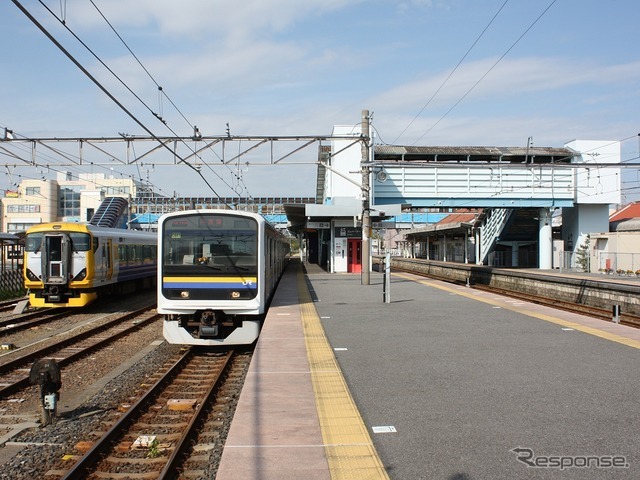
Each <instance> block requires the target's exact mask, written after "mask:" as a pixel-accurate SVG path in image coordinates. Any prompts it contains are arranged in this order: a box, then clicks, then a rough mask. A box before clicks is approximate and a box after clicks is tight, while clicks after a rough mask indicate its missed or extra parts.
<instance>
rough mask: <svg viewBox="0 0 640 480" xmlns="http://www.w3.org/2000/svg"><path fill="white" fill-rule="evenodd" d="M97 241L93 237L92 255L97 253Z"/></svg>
mask: <svg viewBox="0 0 640 480" xmlns="http://www.w3.org/2000/svg"><path fill="white" fill-rule="evenodd" d="M98 243H99V242H98V239H97V238H96V237H93V253H96V252H97V251H98Z"/></svg>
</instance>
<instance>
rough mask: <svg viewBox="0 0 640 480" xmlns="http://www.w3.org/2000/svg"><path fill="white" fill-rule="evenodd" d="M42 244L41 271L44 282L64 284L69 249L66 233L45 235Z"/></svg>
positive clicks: (67, 268)
mask: <svg viewBox="0 0 640 480" xmlns="http://www.w3.org/2000/svg"><path fill="white" fill-rule="evenodd" d="M43 241H44V245H43V246H42V272H43V274H44V278H43V281H44V283H46V284H52V283H53V284H61V285H63V284H66V283H67V277H68V271H69V261H70V256H69V253H70V249H69V238H68V237H67V236H66V235H45V237H44V239H43Z"/></svg>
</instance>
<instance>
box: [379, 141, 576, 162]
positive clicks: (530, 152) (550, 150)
mask: <svg viewBox="0 0 640 480" xmlns="http://www.w3.org/2000/svg"><path fill="white" fill-rule="evenodd" d="M374 152H375V156H379V157H389V156H397V157H403V160H405V161H411V160H412V159H415V158H413V157H435V156H441V157H444V158H446V157H447V156H455V157H470V160H474V158H473V157H476V160H484V159H486V158H494V159H499V158H504V157H507V159H508V157H527V156H528V157H529V158H532V157H549V158H551V157H553V158H554V160H556V161H566V162H569V161H570V160H571V158H572V157H574V156H575V155H577V153H576V152H575V151H573V150H571V149H569V148H557V147H491V146H488V147H480V146H467V147H450V146H429V147H424V146H422V147H418V146H398V145H376V146H375V149H374ZM505 160H506V159H505Z"/></svg>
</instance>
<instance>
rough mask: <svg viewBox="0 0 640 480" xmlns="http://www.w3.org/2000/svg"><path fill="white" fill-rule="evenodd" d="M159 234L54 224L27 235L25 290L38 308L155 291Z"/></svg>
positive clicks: (68, 223) (43, 225)
mask: <svg viewBox="0 0 640 480" xmlns="http://www.w3.org/2000/svg"><path fill="white" fill-rule="evenodd" d="M157 241H158V239H157V235H156V234H155V233H151V232H140V231H135V230H123V229H117V228H104V227H97V226H94V225H90V224H84V223H73V222H54V223H43V224H40V225H35V226H33V227H30V228H29V229H28V230H27V232H26V236H25V249H24V250H25V251H24V285H25V288H26V289H27V290H28V291H29V302H30V304H31V306H34V307H84V306H85V305H88V304H89V303H91V302H93V301H94V300H95V299H96V298H98V296H99V295H102V294H122V293H128V292H131V291H133V290H135V289H139V288H151V287H153V286H155V280H156V274H157V266H156V262H157Z"/></svg>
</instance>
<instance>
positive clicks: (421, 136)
mask: <svg viewBox="0 0 640 480" xmlns="http://www.w3.org/2000/svg"><path fill="white" fill-rule="evenodd" d="M556 1H557V0H552V2H551V3H550V4H549V5H548V6H547V8H545V9H544V10H543V11H542V13H541V14H540V15H538V17H537V18H536V19H535V20H534V21H533V22H532V23H531V24H530V25H529V26H528V27H527V29H526V30H525V31H524V32H522V34H521V35H520V36H519V37H518V38H517V39H516V40H515V41H514V42H513V43H512V44H511V46H510V47H509V48H508V49H507V50H506V51H505V52H504V53H503V54H502V55H501V56H500V58H498V59H497V60H496V61H495V62H494V64H493V65H491V67H490V68H489V69H488V70H487V71H486V72H485V73H484V74H483V75H482V76H481V77H480V78H479V79H478V80H477V81H476V82H475V83H474V84H473V85H472V86H471V88H469V89H468V90H467V91H466V92H465V93H464V94H463V95H462V97H460V99H458V100H457V101H456V102H455V103H454V104H453V105H452V106H451V108H449V110H447V111H446V112H445V113H444V115H442V116H441V117H440V118H439V119H438V120H437V121H436V122H435V123H434V124H433V125H432V126H431V127H429V128H428V129H427V131H426V132H424V133H423V134H422V135H420V136H419V137H418V138H417V139H416V140H415V141H414V142H413V143H412V145H415V144H416V143H418V142H419V141H420V140H422V139H423V138H424V137H425V136H426V135H427V134H428V133H429V132H431V130H433V129H434V128H435V127H436V126H437V125H438V124H439V123H440V122H441V121H442V120H444V119H445V118H446V117H447V116H448V115H449V114H450V113H451V112H452V111H453V110H454V109H455V108H456V107H457V106H458V105H459V104H460V103H461V102H462V101H463V100H464V99H465V98H466V97H467V96H468V95H469V94H470V93H471V92H472V91H473V90H474V89H475V88H476V87H477V86H478V85H479V84H480V82H482V80H484V79H485V78H486V77H487V75H489V73H491V71H492V70H493V69H494V68H495V67H496V66H497V65H498V64H499V63H500V62H501V61H502V59H503V58H504V57H506V56H507V55H508V54H509V52H510V51H511V50H513V49H514V48H515V46H516V45H517V44H518V43H520V40H522V39H523V38H524V36H525V35H526V34H527V33H529V31H530V30H531V29H532V28H533V27H534V26H535V25H536V24H537V23H538V22H539V21H540V19H541V18H542V17H543V16H544V15H545V14H546V13H547V12H548V11H549V9H550V8H551V7H552V6H553V5H554V4H555V3H556Z"/></svg>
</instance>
